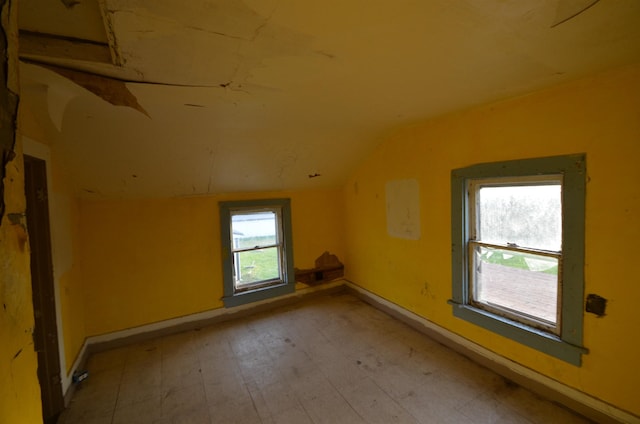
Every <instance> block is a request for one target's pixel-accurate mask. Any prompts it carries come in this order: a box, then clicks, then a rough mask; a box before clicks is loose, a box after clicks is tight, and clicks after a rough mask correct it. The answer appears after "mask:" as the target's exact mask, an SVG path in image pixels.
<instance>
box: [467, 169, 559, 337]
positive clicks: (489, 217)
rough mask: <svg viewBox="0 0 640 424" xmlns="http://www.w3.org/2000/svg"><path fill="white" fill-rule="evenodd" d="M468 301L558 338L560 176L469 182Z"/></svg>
mask: <svg viewBox="0 0 640 424" xmlns="http://www.w3.org/2000/svg"><path fill="white" fill-rule="evenodd" d="M469 204H470V214H472V216H471V217H470V222H469V224H470V238H469V244H468V248H469V255H468V259H469V262H470V263H469V268H468V269H469V270H470V271H469V274H470V275H469V280H468V281H469V284H470V287H469V293H470V303H471V304H473V305H474V306H476V307H478V308H481V309H485V310H487V311H490V312H491V313H495V314H497V315H502V316H504V317H506V318H509V319H512V320H515V321H518V322H521V323H523V324H526V325H529V326H532V327H536V328H538V329H541V330H545V331H549V332H552V333H555V334H558V333H559V331H560V322H561V320H560V318H561V317H560V313H561V310H562V308H561V303H560V299H559V297H560V294H561V290H560V287H561V284H562V278H561V277H562V276H561V273H560V272H559V270H560V269H561V266H560V265H561V262H562V177H561V176H546V177H545V178H543V179H541V178H540V177H537V178H536V177H533V178H525V177H521V178H517V179H515V180H514V179H510V180H505V179H500V178H495V179H478V180H470V182H469Z"/></svg>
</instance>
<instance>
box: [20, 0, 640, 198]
mask: <svg viewBox="0 0 640 424" xmlns="http://www.w3.org/2000/svg"><path fill="white" fill-rule="evenodd" d="M590 3H593V0H591V1H589V0H394V1H389V0H323V1H313V2H312V1H303V0H244V1H242V0H188V1H175V0H173V1H170V0H75V1H74V0H55V1H54V0H20V2H19V8H20V10H19V16H20V28H21V30H23V31H29V34H33V33H43V34H47V35H46V36H44V37H42V39H41V41H40V44H39V45H40V49H39V50H37V51H36V50H34V49H32V48H31V47H28V46H26V42H25V43H24V45H25V46H26V47H22V45H21V57H22V58H23V59H24V60H25V63H23V65H22V67H21V78H22V85H23V90H22V97H21V101H22V105H23V107H26V108H28V109H30V110H31V111H32V112H33V115H34V116H35V118H36V119H37V121H38V123H39V126H40V130H41V131H43V132H44V133H45V134H46V138H47V139H48V141H49V142H50V143H51V144H52V145H53V146H54V152H56V154H57V155H58V157H60V158H62V160H63V161H64V163H65V166H66V168H67V170H68V172H69V174H70V176H71V177H72V178H71V179H72V181H74V183H75V185H76V187H75V188H76V189H77V191H78V194H79V195H83V196H88V197H155V196H162V197H166V196H183V195H201V194H207V193H221V192H237V191H264V190H289V189H306V188H318V187H338V186H340V184H342V183H343V182H344V181H345V179H346V178H347V176H348V175H349V173H350V171H351V170H352V169H353V167H355V166H357V165H358V164H359V162H360V161H361V160H362V158H363V157H364V156H366V155H367V154H368V153H369V152H371V151H372V150H373V148H374V147H375V146H376V145H377V144H378V143H379V142H380V141H381V140H382V139H383V138H384V137H385V136H386V135H388V134H389V133H390V132H391V131H393V130H394V129H396V128H398V127H399V126H402V125H407V124H408V123H411V122H415V121H416V120H419V119H424V118H428V117H433V116H436V115H440V114H444V113H447V112H450V111H454V110H459V109H463V108H468V107H470V106H473V105H478V104H483V103H487V102H490V101H494V100H497V99H502V98H507V97H511V96H515V95H520V94H523V93H527V92H531V91H534V90H537V89H540V88H543V87H546V86H550V85H553V84H557V83H560V82H563V81H567V80H570V79H575V78H578V77H581V76H585V75H588V74H592V73H595V72H598V71H601V70H604V69H607V68H612V67H617V66H622V65H625V64H630V63H638V62H640V1H638V0H601V1H599V2H597V3H595V4H594V5H593V6H592V7H590V8H588V9H587V10H585V11H584V12H583V13H580V14H579V15H577V16H575V17H574V18H572V19H570V20H568V21H566V22H564V23H561V24H559V25H557V26H554V27H553V28H552V25H553V24H554V23H557V22H558V21H559V20H562V18H563V16H564V15H563V14H565V13H566V10H564V9H566V8H569V9H572V10H573V9H576V8H578V9H581V8H584V7H586V6H587V5H589V4H590ZM563 8H564V9H563ZM25 34H27V33H25ZM27 35H28V34H27ZM36 35H38V36H40V35H41V34H36ZM49 35H59V36H64V37H71V39H67V38H64V39H63V41H65V42H69V43H70V44H71V45H72V46H71V47H69V48H68V49H67V50H65V53H62V54H59V53H55V52H54V51H53V50H52V46H53V44H54V42H56V41H59V39H58V38H55V37H50V38H49ZM24 39H25V41H26V35H25V37H24ZM79 40H90V41H92V43H84V44H83V43H81V42H80V41H79ZM49 41H51V43H49ZM81 44H82V45H81ZM85 44H86V45H85ZM87 46H88V47H87ZM84 47H87V48H89V47H90V48H94V47H95V48H96V49H97V48H104V49H105V51H106V54H107V57H111V61H112V62H113V63H116V65H113V64H112V63H111V64H110V63H105V62H104V61H100V60H98V59H94V58H93V57H94V56H91V55H90V54H88V55H87V56H82V55H81V54H80V53H78V54H77V55H76V54H75V51H76V50H77V51H78V52H80V50H81V48H84ZM48 49H49V50H48ZM109 52H110V54H109ZM95 57H98V56H97V55H96V56H95ZM34 62H38V63H49V64H57V65H60V66H62V67H65V68H71V69H76V70H84V71H87V72H89V73H92V74H99V75H102V76H109V77H112V78H115V79H116V80H125V81H138V82H127V83H126V85H123V84H121V83H119V82H117V81H114V80H108V79H105V78H102V79H100V78H95V84H98V85H99V87H98V89H97V90H98V91H100V90H104V91H105V92H107V93H111V94H112V93H113V92H118V93H120V94H119V96H120V97H123V96H124V97H127V96H130V94H128V93H125V94H122V90H124V91H125V92H126V89H128V91H129V92H130V93H131V94H132V95H133V96H135V98H136V99H137V104H138V106H137V107H136V106H135V104H134V103H135V99H134V101H133V103H132V101H131V97H129V98H128V100H126V101H121V102H120V103H118V102H115V103H116V104H120V105H114V104H111V103H108V102H107V101H105V100H104V98H106V97H105V96H106V95H102V96H99V95H96V94H94V92H95V88H94V92H92V91H89V90H87V89H85V88H83V87H87V84H84V85H82V84H81V85H78V84H76V83H75V82H72V81H71V80H70V79H68V78H66V77H64V76H62V75H60V74H59V73H57V72H53V71H52V70H50V68H45V67H42V66H40V65H38V64H35V63H34ZM89 78H92V77H91V76H90V77H89ZM91 81H93V80H91ZM111 83H113V84H111ZM110 84H111V85H110ZM114 84H115V85H114ZM127 105H128V106H127ZM426 142H437V141H436V140H433V141H426ZM315 174H320V176H317V177H314V178H310V177H309V176H310V175H315Z"/></svg>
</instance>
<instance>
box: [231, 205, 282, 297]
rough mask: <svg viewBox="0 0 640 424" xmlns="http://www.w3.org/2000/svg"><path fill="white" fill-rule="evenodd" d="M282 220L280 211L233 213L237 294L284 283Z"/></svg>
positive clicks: (275, 209) (234, 267)
mask: <svg viewBox="0 0 640 424" xmlns="http://www.w3.org/2000/svg"><path fill="white" fill-rule="evenodd" d="M281 216H282V212H281V208H268V209H264V210H254V209H250V210H246V209H240V210H232V211H231V234H232V240H231V252H232V254H233V256H232V257H233V282H234V289H235V292H241V291H245V290H252V289H256V288H260V287H265V286H269V285H273V284H281V283H282V282H283V281H284V275H283V269H284V268H283V237H282V219H281Z"/></svg>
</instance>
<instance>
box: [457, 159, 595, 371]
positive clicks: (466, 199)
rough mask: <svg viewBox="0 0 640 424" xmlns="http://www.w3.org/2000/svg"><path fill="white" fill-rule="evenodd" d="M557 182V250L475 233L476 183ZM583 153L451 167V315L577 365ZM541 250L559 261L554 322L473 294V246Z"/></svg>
mask: <svg viewBox="0 0 640 424" xmlns="http://www.w3.org/2000/svg"><path fill="white" fill-rule="evenodd" d="M549 180H550V181H554V182H557V181H561V210H562V240H561V246H562V247H561V250H560V251H557V252H547V251H537V252H536V251H533V252H532V251H530V250H527V249H523V248H521V247H520V246H516V245H513V246H512V245H503V246H493V245H490V244H487V243H483V242H482V241H480V240H477V239H476V237H475V226H476V223H477V222H476V220H477V219H478V216H477V212H476V211H475V209H476V200H475V199H476V198H475V195H476V192H475V190H477V187H478V186H480V185H482V184H488V185H491V184H493V185H496V186H499V185H500V184H508V185H527V184H528V185H535V184H545V183H546V181H549ZM585 189H586V156H585V155H584V154H576V155H565V156H554V157H546V158H535V159H523V160H513V161H504V162H494V163H483V164H477V165H472V166H468V167H465V168H460V169H455V170H453V171H451V237H452V299H451V300H450V301H449V303H450V304H451V305H452V306H453V315H454V316H456V317H458V318H461V319H463V320H466V321H468V322H471V323H473V324H475V325H478V326H481V327H483V328H485V329H488V330H490V331H493V332H495V333H497V334H500V335H502V336H504V337H508V338H510V339H512V340H515V341H517V342H519V343H522V344H524V345H526V346H529V347H531V348H534V349H537V350H539V351H541V352H544V353H546V354H548V355H551V356H554V357H556V358H558V359H561V360H563V361H566V362H568V363H571V364H573V365H576V366H580V365H581V361H582V354H584V353H587V349H585V348H584V347H583V346H582V343H583V305H584V228H585ZM478 246H480V248H483V249H486V248H488V249H502V250H503V251H505V252H509V253H516V252H517V253H522V254H532V253H533V254H539V255H546V256H549V257H555V258H557V260H558V285H557V290H558V293H557V305H556V307H557V311H558V313H557V315H556V317H557V322H555V323H553V325H548V323H547V324H545V325H537V324H538V323H537V322H536V320H528V319H527V318H526V317H522V318H521V317H519V316H518V314H512V313H509V311H507V312H506V313H504V310H503V309H501V308H492V307H488V306H487V305H483V304H481V302H478V301H477V299H475V295H474V290H475V287H474V281H473V279H474V277H473V275H474V273H473V272H471V270H472V269H474V266H476V265H475V262H474V261H477V257H474V256H476V255H474V253H473V252H474V249H477V248H478Z"/></svg>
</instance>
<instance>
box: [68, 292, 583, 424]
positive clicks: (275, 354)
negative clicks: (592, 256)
mask: <svg viewBox="0 0 640 424" xmlns="http://www.w3.org/2000/svg"><path fill="white" fill-rule="evenodd" d="M88 370H89V378H88V379H87V380H86V381H85V382H83V383H81V384H82V386H81V387H79V389H78V390H77V392H76V394H75V397H74V399H73V400H72V402H71V405H70V407H69V409H67V410H66V411H65V413H64V414H63V415H62V417H61V420H60V423H63V424H76V423H78V424H79V423H82V424H96V423H100V424H116V423H118V424H120V423H135V424H138V423H141V424H142V423H157V424H165V423H206V424H210V423H225V424H226V423H295V424H303V423H330V424H336V423H349V424H351V423H384V424H388V423H456V424H465V423H545V424H549V423H563V424H571V423H585V422H588V421H587V420H585V419H584V418H582V417H579V416H577V415H574V414H572V413H571V412H570V411H568V410H566V409H564V408H562V407H561V406H557V405H555V404H553V403H551V402H548V401H546V400H543V399H541V398H539V397H537V396H536V395H534V394H532V393H531V392H529V391H527V390H525V389H523V388H521V387H519V386H517V385H515V384H513V383H510V382H509V381H506V380H505V379H503V378H502V377H500V376H498V375H497V374H494V373H493V372H491V371H489V370H487V369H485V368H482V367H480V366H478V365H476V364H474V363H473V362H471V361H469V360H468V359H466V358H464V357H462V356H460V355H458V354H457V353H455V352H453V351H451V350H449V349H448V348H446V347H444V346H442V345H440V344H438V343H436V342H434V341H432V340H431V339H429V338H427V337H426V336H424V335H422V334H420V333H418V332H417V331H415V330H413V329H411V328H409V327H408V326H406V325H405V324H403V323H401V322H399V321H397V320H395V319H393V318H391V317H389V316H387V315H386V314H384V313H382V312H380V311H378V310H376V309H374V308H372V307H371V306H369V305H367V304H365V303H363V302H362V301H360V300H358V299H356V298H355V297H353V296H352V295H350V294H346V293H341V294H333V295H322V296H318V297H314V298H311V299H307V300H304V301H302V302H300V303H298V304H296V305H294V306H287V307H282V308H279V309H276V310H274V311H271V312H268V313H261V314H258V315H254V316H251V317H248V318H243V319H240V320H237V321H233V322H227V323H224V324H219V325H216V326H212V327H207V328H202V329H200V330H197V331H189V332H185V333H180V334H177V335H172V336H168V337H163V338H158V339H156V340H153V341H149V342H144V343H140V344H136V345H132V346H129V347H126V348H119V349H115V350H111V351H107V352H102V353H99V354H95V355H94V356H92V357H91V358H90V360H89V364H88Z"/></svg>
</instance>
